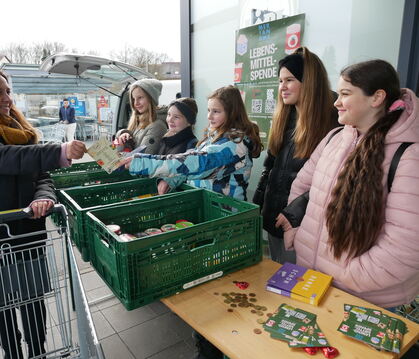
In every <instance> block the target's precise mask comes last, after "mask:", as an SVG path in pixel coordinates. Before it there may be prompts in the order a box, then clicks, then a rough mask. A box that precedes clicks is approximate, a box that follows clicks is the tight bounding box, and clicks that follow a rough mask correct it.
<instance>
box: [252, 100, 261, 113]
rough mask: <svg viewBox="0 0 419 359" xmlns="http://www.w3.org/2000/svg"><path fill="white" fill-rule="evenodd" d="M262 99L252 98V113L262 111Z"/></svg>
mask: <svg viewBox="0 0 419 359" xmlns="http://www.w3.org/2000/svg"><path fill="white" fill-rule="evenodd" d="M262 105H263V101H262V100H259V99H253V100H252V112H253V113H262Z"/></svg>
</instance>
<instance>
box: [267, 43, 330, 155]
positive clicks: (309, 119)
mask: <svg viewBox="0 0 419 359" xmlns="http://www.w3.org/2000/svg"><path fill="white" fill-rule="evenodd" d="M294 53H295V54H300V55H301V56H302V57H303V61H304V72H303V79H302V82H301V90H300V96H299V103H300V104H301V105H299V107H298V108H299V113H298V115H297V116H298V119H297V125H296V128H295V134H294V142H295V153H294V157H296V158H308V157H310V155H311V154H312V152H313V151H314V149H315V148H316V146H317V145H318V143H319V142H320V141H321V140H322V139H323V138H324V136H326V134H327V133H328V132H329V131H330V130H331V129H332V128H333V127H335V123H336V122H335V115H334V107H333V95H332V92H331V91H330V85H329V79H328V77H327V72H326V69H325V67H324V65H323V63H322V61H321V60H320V58H319V57H318V56H317V55H315V54H313V53H312V52H310V51H309V50H308V49H307V48H306V47H300V48H298V49H297V50H295V52H294ZM280 70H281V69H278V76H279V71H280ZM293 106H294V105H286V104H284V102H283V100H282V96H281V93H280V92H279V91H278V99H277V106H276V109H275V113H274V116H273V118H272V127H271V130H270V133H269V142H268V149H269V152H271V153H272V154H273V155H274V156H276V155H277V154H278V152H279V149H280V148H281V145H282V142H283V139H284V132H285V128H286V126H287V122H288V120H289V118H290V113H291V110H292V108H293Z"/></svg>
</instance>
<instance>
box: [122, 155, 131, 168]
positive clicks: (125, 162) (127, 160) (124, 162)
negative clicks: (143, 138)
mask: <svg viewBox="0 0 419 359" xmlns="http://www.w3.org/2000/svg"><path fill="white" fill-rule="evenodd" d="M133 158H134V157H132V156H129V157H125V158H123V159H122V160H121V161H119V165H120V166H125V168H126V169H129V165H130V164H131V161H132V159H133Z"/></svg>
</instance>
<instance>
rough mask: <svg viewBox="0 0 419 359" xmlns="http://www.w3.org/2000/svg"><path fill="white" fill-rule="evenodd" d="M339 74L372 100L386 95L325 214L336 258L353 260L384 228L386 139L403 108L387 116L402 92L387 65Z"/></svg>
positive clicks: (365, 64) (357, 67)
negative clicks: (379, 113)
mask: <svg viewBox="0 0 419 359" xmlns="http://www.w3.org/2000/svg"><path fill="white" fill-rule="evenodd" d="M341 76H342V78H343V79H344V80H345V81H348V82H350V83H351V84H352V85H353V86H356V87H359V88H360V89H361V90H362V91H363V93H364V95H366V96H372V95H374V94H375V92H376V91H377V90H380V89H381V90H384V91H385V93H386V97H385V100H384V109H383V115H382V117H381V118H379V119H378V120H377V121H376V122H375V123H374V125H372V126H371V127H370V128H369V129H368V131H367V132H366V133H365V136H364V138H363V139H362V140H361V141H360V143H359V145H358V146H357V147H356V149H355V150H354V151H353V152H352V154H351V155H350V156H349V157H348V159H347V161H346V163H345V165H344V168H343V170H342V171H341V173H340V175H339V176H338V179H337V183H336V185H335V187H334V189H333V191H332V199H331V201H330V203H329V205H328V207H327V210H326V225H327V228H328V231H329V244H330V246H331V248H332V252H333V255H334V257H335V258H336V259H339V258H340V257H341V256H342V255H343V253H346V254H347V256H348V259H349V258H354V257H357V256H360V255H361V254H363V253H365V252H366V251H368V250H369V249H370V248H371V247H372V246H373V245H374V244H375V242H376V240H377V237H378V234H379V232H380V230H381V227H382V224H383V220H384V203H383V195H384V190H383V184H382V180H383V168H382V164H383V160H384V140H385V137H386V135H387V132H388V131H389V130H390V128H391V127H392V126H393V125H394V124H395V122H396V121H397V120H398V119H399V117H400V115H401V113H402V110H396V111H392V112H389V108H390V106H391V104H392V103H393V102H394V101H396V100H397V99H399V98H400V96H401V93H400V84H399V78H398V75H397V73H396V71H395V70H394V68H393V66H391V65H390V64H389V63H388V62H386V61H383V60H371V61H366V62H361V63H358V64H355V65H352V66H348V67H347V68H345V69H344V70H343V71H342V72H341Z"/></svg>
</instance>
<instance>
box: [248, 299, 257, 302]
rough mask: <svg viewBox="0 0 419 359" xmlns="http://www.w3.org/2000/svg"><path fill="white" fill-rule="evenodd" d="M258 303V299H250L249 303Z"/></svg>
mask: <svg viewBox="0 0 419 359" xmlns="http://www.w3.org/2000/svg"><path fill="white" fill-rule="evenodd" d="M256 301H257V299H256V298H250V299H249V302H253V303H254V302H256Z"/></svg>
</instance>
